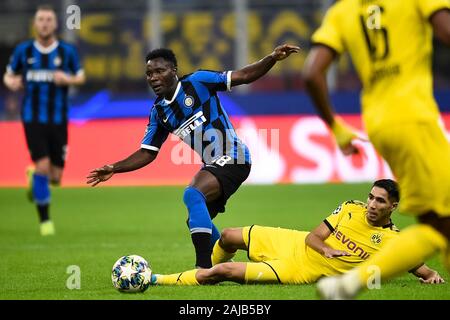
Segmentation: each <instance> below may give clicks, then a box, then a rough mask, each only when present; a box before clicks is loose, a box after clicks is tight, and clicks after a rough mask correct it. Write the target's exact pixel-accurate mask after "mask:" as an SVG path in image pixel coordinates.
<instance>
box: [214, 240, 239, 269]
mask: <svg viewBox="0 0 450 320" xmlns="http://www.w3.org/2000/svg"><path fill="white" fill-rule="evenodd" d="M235 255H236V252H233V253H230V252H227V251H225V250H223V249H222V247H221V246H219V240H217V241H216V243H215V244H214V247H213V252H212V255H211V262H212V265H213V266H215V265H216V264H218V263H222V262H227V261H229V260H230V259H232V258H233V257H234V256H235Z"/></svg>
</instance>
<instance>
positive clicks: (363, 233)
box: [303, 200, 399, 280]
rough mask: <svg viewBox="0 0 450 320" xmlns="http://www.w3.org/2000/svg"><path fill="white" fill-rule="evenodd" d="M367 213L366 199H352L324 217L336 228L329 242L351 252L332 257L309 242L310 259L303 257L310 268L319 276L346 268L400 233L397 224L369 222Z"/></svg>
mask: <svg viewBox="0 0 450 320" xmlns="http://www.w3.org/2000/svg"><path fill="white" fill-rule="evenodd" d="M366 214H367V207H366V204H365V203H363V202H360V201H354V200H351V201H346V202H344V203H343V204H341V205H340V206H339V207H338V208H337V209H336V210H335V211H334V212H333V213H332V214H331V215H330V216H329V217H327V218H326V219H325V220H324V222H325V224H326V225H327V226H328V228H330V230H331V231H332V234H331V235H330V236H329V237H328V238H327V239H326V240H325V243H326V244H327V245H328V246H330V247H331V248H333V249H336V250H344V251H347V252H348V253H350V254H351V256H342V257H336V258H331V259H330V258H326V257H325V256H323V255H322V254H320V253H318V252H317V251H315V250H313V249H312V248H310V247H308V246H306V245H305V252H304V254H305V255H306V259H304V260H303V261H306V262H307V265H308V266H310V268H308V269H310V270H309V272H311V270H314V273H316V274H317V275H318V276H320V275H333V274H336V273H343V272H346V271H348V270H350V269H351V268H353V267H355V266H357V265H358V264H360V263H361V262H363V261H364V260H366V259H367V258H369V257H370V256H371V255H373V254H374V253H375V252H377V251H378V250H379V249H380V248H381V247H382V246H383V245H384V244H385V243H387V242H388V241H389V240H390V239H392V238H393V237H396V236H398V234H399V230H398V229H397V227H396V226H395V225H394V224H392V223H389V224H388V225H385V226H382V227H374V226H372V225H370V224H369V223H368V222H367V219H366ZM313 280H315V279H313Z"/></svg>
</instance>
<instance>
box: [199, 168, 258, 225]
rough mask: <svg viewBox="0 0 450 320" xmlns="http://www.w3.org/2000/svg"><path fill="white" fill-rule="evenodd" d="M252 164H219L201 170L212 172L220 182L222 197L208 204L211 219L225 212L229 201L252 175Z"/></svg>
mask: <svg viewBox="0 0 450 320" xmlns="http://www.w3.org/2000/svg"><path fill="white" fill-rule="evenodd" d="M250 169H251V165H250V164H233V163H229V164H225V165H224V166H220V165H217V164H207V165H203V167H202V169H201V170H206V171H209V172H211V173H212V174H213V175H214V176H215V177H216V178H217V180H219V183H220V188H221V190H222V195H221V196H220V197H219V198H217V199H216V200H214V201H212V202H208V203H206V205H207V207H208V211H209V215H210V216H211V219H213V218H214V217H215V216H217V214H218V213H219V212H225V205H226V203H227V200H228V199H229V198H230V197H231V196H232V195H233V193H235V192H236V190H237V189H239V187H240V186H241V184H242V183H243V182H244V181H245V180H246V179H247V177H248V175H249V174H250Z"/></svg>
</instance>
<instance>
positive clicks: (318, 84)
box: [303, 46, 358, 155]
mask: <svg viewBox="0 0 450 320" xmlns="http://www.w3.org/2000/svg"><path fill="white" fill-rule="evenodd" d="M334 57H335V53H334V52H333V51H332V50H331V49H330V48H328V47H325V46H315V47H313V48H312V49H311V51H310V53H309V54H308V56H307V57H306V61H305V67H304V69H303V77H304V79H305V84H306V90H307V91H308V93H309V95H310V96H311V99H312V101H313V103H314V106H315V108H316V110H317V112H318V113H319V116H320V117H321V118H322V119H323V120H324V121H325V122H326V124H327V125H328V126H329V127H330V128H331V130H332V131H333V134H334V136H335V138H336V143H337V144H338V146H339V148H341V151H342V152H343V153H344V154H346V155H349V154H354V153H358V149H357V148H356V147H355V146H354V145H353V144H352V140H353V139H355V138H357V137H358V136H357V134H356V133H355V132H354V130H352V129H351V128H350V127H348V126H347V125H346V124H345V123H344V122H343V121H339V120H338V119H336V117H335V113H334V109H333V107H332V105H331V101H330V95H329V91H328V85H327V80H326V73H327V70H328V68H329V66H330V65H331V63H332V62H333V60H334Z"/></svg>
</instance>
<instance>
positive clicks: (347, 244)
mask: <svg viewBox="0 0 450 320" xmlns="http://www.w3.org/2000/svg"><path fill="white" fill-rule="evenodd" d="M398 202H399V192H398V186H397V183H396V182H394V181H392V180H389V179H384V180H378V181H376V182H375V183H374V184H373V186H372V189H371V190H370V192H369V196H368V199H367V203H363V202H360V201H346V202H344V203H342V204H341V205H340V206H339V207H338V208H337V209H336V210H335V211H334V212H333V213H332V214H331V215H330V216H328V217H327V218H326V219H325V220H324V221H323V222H322V223H321V224H320V225H319V226H318V227H317V228H315V229H314V230H313V231H311V232H306V231H297V230H289V229H282V228H271V227H262V226H256V225H253V226H251V227H243V228H229V229H224V230H223V232H222V234H221V238H220V239H219V240H218V241H217V242H216V244H215V246H214V249H213V254H212V262H213V265H214V266H213V267H212V268H210V269H194V270H189V271H185V272H181V273H175V274H170V275H161V274H154V275H153V276H152V284H157V285H170V284H177V285H199V284H215V283H218V282H222V281H234V282H237V283H242V284H244V283H248V284H250V283H264V284H269V283H280V284H302V283H313V282H316V281H317V280H318V279H319V278H320V277H323V276H329V275H334V274H340V273H344V272H346V271H348V270H350V269H351V268H353V267H354V266H356V265H358V264H360V263H362V262H364V261H365V260H366V259H367V258H369V257H370V256H371V255H372V254H374V253H375V252H376V251H378V250H379V249H380V248H381V247H383V246H384V245H385V244H386V243H387V242H388V241H390V240H391V239H392V238H394V237H396V236H397V235H398V233H399V230H398V229H397V228H396V227H395V225H394V224H393V223H392V221H391V214H392V212H393V211H394V210H395V209H396V208H397V205H398ZM238 249H241V250H246V251H247V252H248V253H247V256H248V258H249V259H250V260H251V261H252V262H227V261H229V260H230V259H232V258H233V257H234V255H235V254H236V251H237V250H238ZM410 272H411V273H413V274H414V275H415V276H416V277H418V278H419V279H420V281H421V282H423V283H443V282H444V279H442V277H441V276H440V275H439V274H438V273H437V272H436V271H435V270H432V269H430V268H428V267H427V266H426V265H425V264H421V265H419V266H417V267H416V268H414V269H412V270H410Z"/></svg>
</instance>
